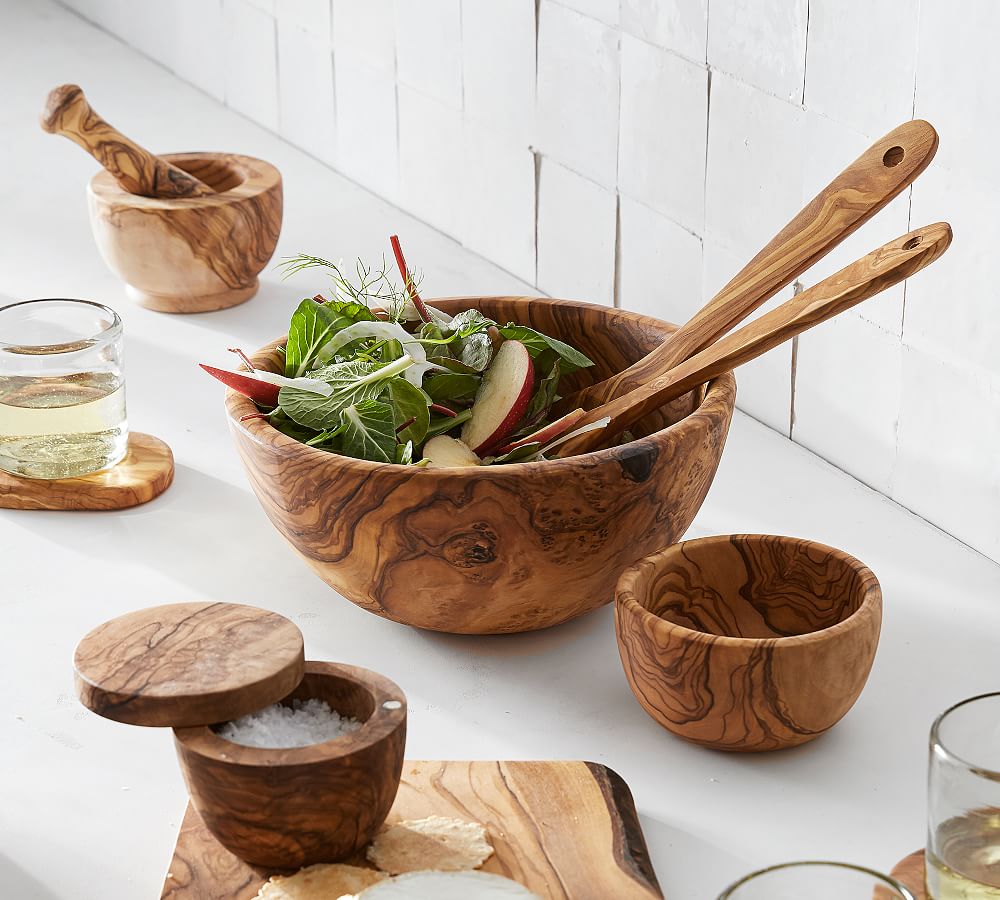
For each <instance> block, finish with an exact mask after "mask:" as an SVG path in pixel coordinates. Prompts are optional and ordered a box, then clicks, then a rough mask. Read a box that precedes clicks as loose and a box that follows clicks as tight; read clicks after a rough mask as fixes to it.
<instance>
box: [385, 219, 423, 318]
mask: <svg viewBox="0 0 1000 900" xmlns="http://www.w3.org/2000/svg"><path fill="white" fill-rule="evenodd" d="M389 243H390V244H392V252H393V254H394V255H395V257H396V265H397V266H398V267H399V274H400V275H402V276H403V283H404V284H405V285H406V291H407V293H408V294H409V295H410V300H412V301H413V305H414V307H415V308H416V310H417V315H419V316H420V318H421V319H423V320H424V322H430V321H431V314H430V313H429V312H428V311H427V305H426V304H425V303H424V301H423V300H421V299H420V294H418V293H417V286H416V285H415V284H414V283H413V279H412V278H411V277H410V270H409V269H407V268H406V260H405V259H403V248H402V247H400V246H399V237H398V236H397V235H395V234H394V235H392V237H390V238H389Z"/></svg>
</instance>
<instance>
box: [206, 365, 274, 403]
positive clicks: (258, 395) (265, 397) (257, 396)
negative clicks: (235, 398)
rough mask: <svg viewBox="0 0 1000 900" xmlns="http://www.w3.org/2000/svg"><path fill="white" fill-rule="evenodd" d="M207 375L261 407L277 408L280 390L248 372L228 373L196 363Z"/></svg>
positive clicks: (224, 370)
mask: <svg viewBox="0 0 1000 900" xmlns="http://www.w3.org/2000/svg"><path fill="white" fill-rule="evenodd" d="M198 365H199V366H201V367H202V368H203V369H204V370H205V371H206V372H208V374H209V375H211V376H213V377H214V378H218V379H219V381H221V382H222V383H223V384H224V385H225V386H226V387H229V388H232V389H233V390H234V391H236V392H237V393H238V394H242V395H243V396H244V397H249V398H250V399H251V400H253V401H254V403H259V404H260V405H261V406H277V405H278V391H280V390H281V388H280V387H279V386H278V385H276V384H268V383H267V382H266V381H262V380H261V379H260V378H255V377H254V376H253V374H252V373H250V372H230V371H228V370H227V369H217V368H216V367H215V366H206V365H205V364H204V363H198Z"/></svg>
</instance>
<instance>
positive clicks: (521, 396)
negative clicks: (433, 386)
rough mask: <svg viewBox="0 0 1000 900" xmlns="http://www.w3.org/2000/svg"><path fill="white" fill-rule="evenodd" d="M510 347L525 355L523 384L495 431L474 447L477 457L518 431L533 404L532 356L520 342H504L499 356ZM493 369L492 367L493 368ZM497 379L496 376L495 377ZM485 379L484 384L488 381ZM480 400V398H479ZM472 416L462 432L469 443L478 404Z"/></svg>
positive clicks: (512, 350) (473, 450)
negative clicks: (470, 430) (516, 348)
mask: <svg viewBox="0 0 1000 900" xmlns="http://www.w3.org/2000/svg"><path fill="white" fill-rule="evenodd" d="M515 346H516V347H519V348H520V350H519V351H517V350H515V349H514V348H515ZM507 347H510V348H511V349H510V350H508V351H506V352H508V353H510V352H520V353H523V354H524V356H523V362H524V373H523V376H522V383H521V386H520V389H518V390H517V393H516V394H515V396H514V399H513V401H512V402H511V403H510V406H509V407H508V409H507V412H506V413H505V415H504V416H503V418H502V419H501V420H500V421H499V422H498V423H497V425H496V427H494V429H493V431H492V432H491V433H490V434H489V435H487V437H486V438H485V439H484V440H481V441H479V443H478V444H476V446H474V447H472V452H473V453H475V454H476V455H477V456H482V455H483V452H484V450H485V449H486V448H488V447H492V446H496V445H497V444H499V443H500V442H501V441H503V440H504V439H505V438H506V437H507V435H509V434H511V433H512V432H514V431H516V430H517V426H518V425H519V424H520V422H521V420H522V419H523V418H524V414H525V413H526V412H527V411H528V406H529V404H530V403H531V395H532V394H533V393H534V388H535V367H534V365H533V364H532V362H531V354H529V353H528V348H527V347H525V346H524V344H522V343H521V342H520V341H504V343H503V344H502V345H501V347H500V350H499V351H497V352H498V355H499V354H500V353H502V352H505V350H504V348H507ZM495 364H496V358H494V365H495ZM491 368H492V366H491ZM488 377H489V372H487V375H486V378H488ZM494 377H495V376H494ZM486 378H484V379H483V380H484V382H485V381H486ZM477 399H478V398H477ZM472 415H473V418H472V419H470V420H469V422H467V423H466V427H465V428H463V430H462V440H463V441H465V442H466V443H469V442H468V441H467V440H466V438H467V437H468V435H469V426H471V425H472V424H473V423H474V422H475V415H476V404H475V402H474V403H473V404H472Z"/></svg>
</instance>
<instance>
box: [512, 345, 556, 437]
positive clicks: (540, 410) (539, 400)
mask: <svg viewBox="0 0 1000 900" xmlns="http://www.w3.org/2000/svg"><path fill="white" fill-rule="evenodd" d="M561 375H562V362H561V360H560V359H559V358H558V357H556V360H555V362H554V363H553V364H552V369H551V370H550V371H549V374H548V375H546V376H545V377H544V378H543V379H542V380H541V381H540V382H539V383H538V388H537V389H536V390H535V393H534V395H533V396H532V398H531V402H530V403H529V404H528V411H527V412H526V413H525V414H524V424H523V425H522V426H521V428H520V429H518V431H517V434H516V436H517V437H521V436H523V435H527V434H531V432H532V431H535V430H536V429H537V428H538V427H539V426H540V425H541V423H542V422H543V421H545V417H546V416H547V415H548V414H549V410H550V409H551V408H552V404H553V403H555V402H556V397H557V396H558V394H557V390H558V388H559V378H560V377H561Z"/></svg>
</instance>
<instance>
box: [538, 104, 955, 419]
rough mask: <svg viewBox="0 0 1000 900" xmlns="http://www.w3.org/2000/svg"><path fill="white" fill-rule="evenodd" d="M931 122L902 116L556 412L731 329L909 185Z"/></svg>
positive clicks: (603, 395) (615, 389)
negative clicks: (652, 339)
mask: <svg viewBox="0 0 1000 900" xmlns="http://www.w3.org/2000/svg"><path fill="white" fill-rule="evenodd" d="M937 147H938V136H937V132H936V131H935V130H934V127H933V126H932V125H931V124H930V123H929V122H924V121H922V120H920V119H916V120H914V121H912V122H904V123H903V124H902V125H900V126H899V127H898V128H894V129H893V130H892V131H890V132H889V133H888V134H887V135H885V136H884V137H882V138H880V139H879V140H877V141H876V142H875V143H874V144H872V145H871V147H869V148H868V149H867V150H866V151H865V152H864V153H862V154H861V156H859V157H858V158H857V159H856V160H855V161H854V162H853V163H851V164H850V165H849V166H848V167H847V168H846V169H844V171H843V172H841V173H840V174H839V175H838V176H837V177H836V178H834V180H833V181H831V182H830V183H829V184H828V185H827V186H826V187H825V188H823V190H822V191H820V192H819V194H817V195H816V197H814V198H813V200H812V201H811V202H810V203H809V204H808V205H807V206H806V207H804V208H803V209H802V210H801V211H800V212H799V213H798V215H796V216H795V218H794V219H792V220H791V221H790V222H789V223H788V224H787V225H785V227H784V228H783V229H782V230H781V231H779V232H778V234H777V235H775V236H774V238H772V240H771V242H770V243H769V244H768V245H767V246H766V247H764V249H763V250H761V251H760V253H758V254H757V255H756V256H755V257H754V258H753V259H752V260H750V262H748V263H747V264H746V265H745V266H744V267H743V268H742V269H741V270H740V271H739V272H738V273H737V274H736V275H734V276H733V278H732V279H731V280H730V282H729V283H728V284H727V285H726V286H725V287H724V288H723V289H722V290H721V291H719V293H718V294H716V295H715V297H713V298H712V299H711V300H710V301H709V302H708V303H707V304H706V305H705V306H704V307H702V308H701V309H700V310H699V311H698V312H697V313H695V314H694V316H693V317H692V318H691V319H690V320H689V321H688V322H686V323H685V324H684V325H682V326H681V327H680V328H679V329H678V330H677V331H676V332H674V334H673V335H671V337H669V338H667V340H666V341H664V342H663V343H662V344H661V345H660V346H659V347H657V348H656V349H655V350H653V351H652V352H651V353H649V354H648V355H647V356H645V357H644V358H643V359H640V360H639V361H638V362H636V363H633V364H632V365H631V366H629V367H628V368H627V369H625V370H624V371H623V372H619V373H618V374H616V375H612V376H611V377H610V378H606V379H605V380H604V381H600V382H598V383H597V384H592V385H590V386H589V387H585V388H583V389H581V390H579V391H576V392H575V393H573V394H570V395H569V396H567V397H564V398H562V399H561V400H560V401H559V403H558V404H557V405H556V407H555V409H554V412H555V413H556V414H557V415H561V414H563V413H565V412H568V411H570V410H572V409H576V408H577V407H581V406H582V407H583V408H584V409H592V408H593V407H595V406H597V405H599V404H602V403H607V402H608V401H609V400H611V399H613V398H614V397H619V396H621V395H622V394H626V393H628V392H629V391H631V390H633V389H634V388H636V387H638V386H639V385H641V384H645V383H646V382H648V381H650V380H652V378H654V377H655V376H656V375H657V374H659V373H661V372H665V371H667V370H668V369H670V368H672V367H673V366H675V365H677V363H679V362H682V361H683V360H685V359H687V358H688V357H689V356H691V355H692V354H694V353H697V352H698V351H699V350H701V349H703V348H704V347H707V346H708V345H709V344H711V343H712V341H714V340H716V338H718V337H719V336H720V335H723V334H725V333H726V332H728V331H730V330H731V329H732V328H734V327H735V326H736V325H738V324H739V323H740V322H742V321H743V320H744V319H745V318H746V317H747V316H748V315H750V313H752V312H753V311H754V310H755V309H757V308H758V307H759V306H760V305H761V304H762V303H764V302H765V301H766V300H767V299H768V298H770V297H772V296H774V294H775V293H777V292H778V291H779V290H780V289H781V288H783V287H784V286H785V285H786V284H789V283H790V282H791V281H793V280H794V279H795V278H797V277H798V276H799V275H801V274H802V273H803V272H804V271H805V270H806V269H808V268H809V267H810V266H811V265H812V264H813V263H815V262H816V261H817V260H819V259H821V258H822V257H824V256H825V255H826V254H827V253H829V252H830V251H831V250H832V249H833V248H834V247H836V246H837V245H838V244H839V243H840V242H841V241H843V240H844V238H846V237H847V236H848V235H849V234H851V233H852V232H854V231H856V230H857V229H858V228H859V227H860V226H861V225H863V224H864V223H865V222H867V221H868V219H870V218H871V217H872V216H873V215H875V213H877V212H878V211H879V210H880V209H882V208H883V207H884V206H885V205H886V204H887V203H889V201H890V200H892V199H893V198H894V197H896V196H897V195H898V194H899V193H900V192H901V191H903V190H904V189H905V188H906V187H908V186H909V185H910V183H911V182H913V180H914V179H915V178H916V177H917V176H918V175H919V174H920V173H921V172H923V171H924V169H926V168H927V166H928V165H929V164H930V161H931V160H932V159H933V158H934V154H935V153H936V152H937Z"/></svg>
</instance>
